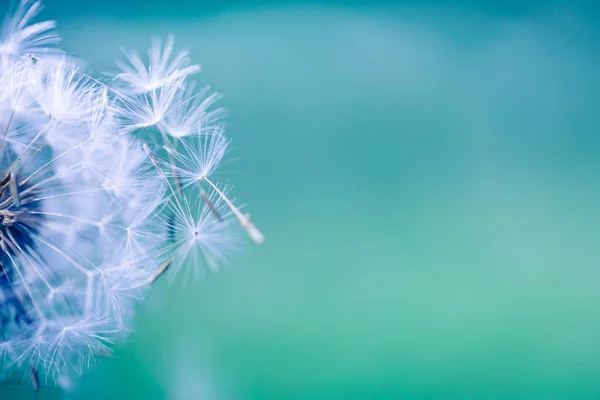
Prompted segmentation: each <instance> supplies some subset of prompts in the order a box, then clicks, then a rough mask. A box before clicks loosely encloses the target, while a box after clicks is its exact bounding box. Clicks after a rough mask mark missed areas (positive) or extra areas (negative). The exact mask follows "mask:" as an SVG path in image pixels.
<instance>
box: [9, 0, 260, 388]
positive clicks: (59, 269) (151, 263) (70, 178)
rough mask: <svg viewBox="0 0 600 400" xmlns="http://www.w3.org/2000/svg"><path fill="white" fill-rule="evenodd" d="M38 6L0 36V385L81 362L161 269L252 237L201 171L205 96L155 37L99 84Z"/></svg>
mask: <svg viewBox="0 0 600 400" xmlns="http://www.w3.org/2000/svg"><path fill="white" fill-rule="evenodd" d="M40 10H41V3H40V2H39V1H35V0H22V1H21V2H20V3H19V4H17V5H16V7H15V8H14V9H13V10H10V11H9V13H8V16H7V17H6V18H5V20H4V23H3V27H2V31H1V36H0V157H1V158H0V380H2V379H3V378H8V377H9V376H11V375H14V374H15V373H21V374H22V375H23V376H25V377H27V380H28V381H29V382H30V383H31V384H32V385H33V387H34V388H35V389H36V390H37V389H38V388H39V386H40V384H44V383H46V382H48V383H55V382H57V381H60V380H61V379H62V378H63V377H64V376H66V375H69V374H71V373H72V372H75V373H79V374H80V373H82V371H83V370H84V369H85V368H87V367H88V366H89V364H90V362H91V361H92V360H93V359H94V357H95V356H97V355H101V356H106V355H108V354H110V348H111V345H112V344H113V343H114V342H115V341H116V340H117V339H119V338H120V337H122V335H123V333H125V332H127V330H128V329H129V328H130V325H131V324H130V321H131V317H132V314H133V306H134V304H135V302H136V300H139V299H141V298H142V297H143V295H144V293H145V291H146V290H147V289H148V288H149V286H150V285H152V284H153V283H154V282H156V281H157V280H158V279H159V278H161V277H162V276H167V277H169V278H173V277H174V276H175V275H177V274H178V273H179V272H184V273H188V274H191V275H198V274H201V273H202V272H203V271H205V270H207V269H209V270H214V269H217V268H218V267H219V266H220V265H222V264H223V263H225V262H227V261H228V259H230V257H231V256H232V255H234V254H235V252H236V251H237V250H238V249H239V247H240V244H241V241H242V240H243V237H244V236H243V235H240V233H244V230H245V232H246V233H247V235H248V236H249V238H250V239H252V240H253V241H254V242H256V243H261V242H262V241H263V236H262V234H261V233H260V232H259V231H258V230H257V229H256V228H255V227H254V225H253V224H252V223H251V222H250V218H249V216H248V215H247V214H243V213H242V212H241V211H240V210H239V209H238V208H237V207H236V206H235V205H234V201H233V200H232V199H231V198H229V197H228V188H227V187H225V186H223V185H221V184H220V183H219V182H217V181H216V180H215V179H214V177H213V174H214V173H215V171H216V170H217V168H218V167H219V165H220V164H221V162H222V160H223V157H224V156H225V154H226V152H227V149H228V146H229V144H230V141H229V139H228V138H227V137H226V136H225V132H224V128H223V126H222V125H221V121H222V118H223V116H224V111H223V109H220V108H216V107H215V106H214V103H215V102H216V101H217V100H218V98H219V95H218V94H216V93H212V92H211V91H210V89H209V88H206V87H205V88H199V89H196V87H195V85H194V83H193V82H191V81H190V77H191V76H192V75H194V74H196V73H198V72H199V70H200V68H199V67H198V66H197V65H194V64H192V63H191V60H190V58H189V55H188V53H187V52H184V51H183V52H176V51H175V50H174V41H173V38H172V37H168V38H167V39H166V41H164V42H162V41H160V40H158V39H156V40H154V41H153V42H152V45H151V47H150V50H149V52H148V58H147V60H144V59H143V58H142V57H141V56H140V55H138V54H137V53H134V52H127V51H125V61H124V62H122V63H118V64H117V67H118V71H119V72H117V73H115V74H113V75H112V76H111V77H110V79H106V80H104V81H102V80H99V79H95V78H92V77H91V76H89V75H88V74H86V73H85V72H84V71H83V70H82V68H81V67H80V66H79V65H78V63H77V62H76V61H75V60H74V59H73V58H71V57H69V56H68V55H67V54H65V53H64V52H62V51H61V50H59V48H58V47H57V45H58V42H59V37H58V35H57V34H56V33H55V31H54V29H55V23H54V22H53V21H44V22H35V18H37V16H38V14H39V12H40Z"/></svg>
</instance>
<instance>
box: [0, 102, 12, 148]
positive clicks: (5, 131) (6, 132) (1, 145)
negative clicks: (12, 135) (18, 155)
mask: <svg viewBox="0 0 600 400" xmlns="http://www.w3.org/2000/svg"><path fill="white" fill-rule="evenodd" d="M14 116H15V110H14V109H13V110H12V112H11V113H10V118H9V119H8V123H7V124H6V129H4V134H3V135H2V142H0V150H2V147H4V143H5V142H6V136H7V135H8V129H9V128H10V124H11V123H12V120H13V117H14ZM6 149H7V150H8V146H7V148H6ZM7 154H8V151H7Z"/></svg>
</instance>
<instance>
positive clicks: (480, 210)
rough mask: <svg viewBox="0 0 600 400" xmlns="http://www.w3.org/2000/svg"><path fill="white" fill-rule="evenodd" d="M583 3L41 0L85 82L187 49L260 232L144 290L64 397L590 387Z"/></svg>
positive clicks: (592, 228) (589, 52)
mask: <svg viewBox="0 0 600 400" xmlns="http://www.w3.org/2000/svg"><path fill="white" fill-rule="evenodd" d="M591 5H593V3H592V2H590V3H589V4H585V3H583V2H573V1H551V0H546V1H529V2H518V1H506V2H501V1H499V2H483V1H480V2H478V1H474V0H473V1H449V0H445V1H441V2H434V1H422V2H417V1H413V2H367V1H364V2H335V1H331V2H327V1H321V2H318V3H316V2H308V1H305V2H302V1H295V2H293V3H286V2H284V1H279V2H277V1H265V2H262V3H261V2H255V1H253V2H241V1H238V2H235V1H220V2H219V1H200V0H199V1H191V0H187V1H186V0H170V1H162V0H161V1H158V0H152V1H143V0H127V1H125V0H123V1H116V0H110V1H99V0H94V1H92V0H90V1H89V2H75V1H73V2H71V1H69V0H48V1H47V2H46V12H45V14H44V15H45V16H46V17H48V18H52V19H56V20H58V28H59V32H60V33H61V34H62V36H63V37H64V41H63V45H64V47H65V48H66V49H67V50H69V51H70V52H72V53H74V54H76V55H78V56H80V57H81V58H83V59H85V60H87V61H88V67H89V68H90V70H91V71H93V72H94V73H96V74H102V73H103V72H104V71H108V70H111V69H113V68H114V61H115V60H116V59H117V58H119V57H122V53H121V51H120V50H119V47H120V46H124V47H125V48H127V49H137V50H138V51H140V52H145V49H146V48H147V47H148V45H149V44H150V38H151V37H152V36H160V37H164V36H166V35H167V34H168V33H173V34H175V37H176V45H178V46H180V48H185V49H189V50H190V51H191V54H192V59H193V60H194V61H196V62H199V63H200V64H201V65H202V67H203V72H202V73H201V74H200V75H199V76H198V77H197V79H198V82H199V83H201V84H210V85H211V86H212V88H213V89H215V90H217V91H220V92H223V93H224V94H225V97H224V99H223V100H222V102H221V104H222V105H223V106H226V107H227V108H228V109H229V119H228V121H229V122H228V123H229V127H228V129H229V134H230V136H231V137H232V139H233V140H234V147H235V148H234V151H233V153H232V155H233V157H234V158H237V159H236V160H233V161H232V162H231V163H229V164H228V165H227V166H226V168H225V169H224V171H223V175H222V176H225V177H227V178H228V179H230V180H231V182H232V183H234V184H235V188H234V194H235V196H236V197H237V198H239V199H240V200H241V201H242V202H243V203H244V204H246V205H247V210H248V211H249V212H251V214H252V218H253V220H254V222H255V223H256V224H257V225H258V226H259V227H260V228H261V229H262V230H263V232H264V233H265V235H266V238H267V239H266V242H265V243H264V245H262V246H249V247H248V248H247V249H246V253H245V254H244V255H243V256H242V257H241V258H240V260H239V261H236V262H235V263H233V265H231V266H229V267H227V268H224V269H223V270H222V271H221V272H220V273H218V274H209V275H207V276H206V277H205V278H204V279H202V280H201V281H199V282H189V283H187V284H184V282H181V281H177V282H176V283H175V284H174V285H173V286H172V287H170V288H169V287H168V285H167V282H166V281H165V282H163V284H162V286H160V285H159V287H158V288H157V289H156V290H155V291H154V292H152V293H151V294H150V298H148V299H146V305H145V307H143V308H141V309H140V313H139V317H138V319H137V324H136V331H135V332H134V333H132V335H131V336H130V338H129V341H128V342H127V343H125V344H123V345H122V346H120V347H119V348H118V349H117V350H116V353H115V357H114V358H112V359H107V360H98V362H97V364H96V365H94V366H93V367H92V369H91V371H89V372H88V373H87V374H86V375H84V376H83V378H82V379H81V380H80V381H78V382H75V384H74V389H73V392H72V393H70V394H69V395H68V396H65V398H69V399H71V398H75V399H79V398H81V399H130V398H143V399H164V398H169V399H174V398H178V399H187V398H189V399H195V398H198V399H202V398H205V399H228V400H230V399H231V400H233V399H429V398H438V399H453V398H459V399H470V398H473V399H484V398H485V399H508V398H512V399H519V398H523V399H530V398H531V399H533V398H539V399H567V398H568V399H574V398H599V397H600V380H599V379H598V376H599V375H600V130H599V128H600V122H599V121H600V120H599V112H600V108H599V106H600V96H599V95H600V91H599V90H600V78H599V74H598V71H599V68H598V66H599V65H600V64H599V61H600V32H599V26H600V25H598V21H599V20H600V19H599V18H598V15H600V14H598V12H597V10H596V9H594V8H593V7H592V6H591ZM0 390H2V391H4V392H5V393H7V394H6V395H5V396H3V395H2V392H0V398H2V399H4V398H5V397H6V396H8V397H6V398H13V396H14V398H19V399H23V400H24V399H26V398H28V396H30V393H29V391H27V390H19V389H16V388H4V387H3V388H1V389H0ZM190 393H196V394H197V395H193V394H190ZM169 396H171V397H169ZM31 398H36V399H51V398H56V399H57V398H61V397H60V396H59V394H58V392H56V391H53V390H51V389H47V390H46V391H45V392H42V393H40V394H38V395H37V396H33V395H32V396H31Z"/></svg>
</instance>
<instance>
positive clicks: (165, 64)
mask: <svg viewBox="0 0 600 400" xmlns="http://www.w3.org/2000/svg"><path fill="white" fill-rule="evenodd" d="M174 43H175V39H174V37H173V36H172V35H169V36H168V37H167V40H166V42H165V45H164V47H163V46H162V41H161V40H160V39H158V38H154V39H153V40H152V47H150V49H149V50H148V66H146V65H145V64H144V62H143V61H142V58H141V57H140V55H139V54H138V53H136V52H127V51H125V50H124V49H123V52H124V53H125V54H126V56H127V59H128V61H129V64H127V63H124V62H118V63H117V66H118V67H119V68H120V69H121V71H122V72H121V73H120V74H118V75H117V76H116V80H117V81H120V83H122V84H124V85H126V86H125V87H126V88H127V89H128V90H130V91H131V92H133V93H142V92H152V91H154V90H156V89H159V88H162V87H164V86H167V85H171V84H177V85H181V79H182V78H186V77H188V76H189V75H192V74H195V73H197V72H199V71H200V66H199V65H193V64H191V60H190V58H189V53H188V52H187V51H181V52H178V53H173V45H174Z"/></svg>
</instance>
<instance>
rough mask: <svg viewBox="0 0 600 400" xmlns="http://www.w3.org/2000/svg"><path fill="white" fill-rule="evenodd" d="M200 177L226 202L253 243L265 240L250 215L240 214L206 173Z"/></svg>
mask: <svg viewBox="0 0 600 400" xmlns="http://www.w3.org/2000/svg"><path fill="white" fill-rule="evenodd" d="M202 179H204V180H205V181H206V182H207V183H208V184H209V185H210V186H211V187H212V188H213V189H214V190H215V192H217V194H218V195H219V196H221V198H222V199H223V200H224V201H225V204H227V206H228V207H229V208H230V209H231V211H232V212H233V213H234V214H235V216H236V217H237V219H238V220H239V221H240V225H242V228H244V229H245V230H246V232H248V236H250V239H252V240H253V241H254V243H257V244H261V243H263V242H264V241H265V237H264V236H263V234H262V233H260V231H259V230H258V229H257V228H256V227H255V226H254V224H253V223H252V222H250V215H249V214H242V212H241V211H240V210H239V209H238V208H237V207H236V206H235V205H234V204H233V203H232V202H231V201H230V200H229V199H228V198H227V196H225V194H224V193H223V192H222V191H221V190H219V188H218V187H217V186H216V185H215V184H214V183H212V182H211V181H210V179H208V178H207V177H206V175H205V176H203V177H202Z"/></svg>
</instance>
